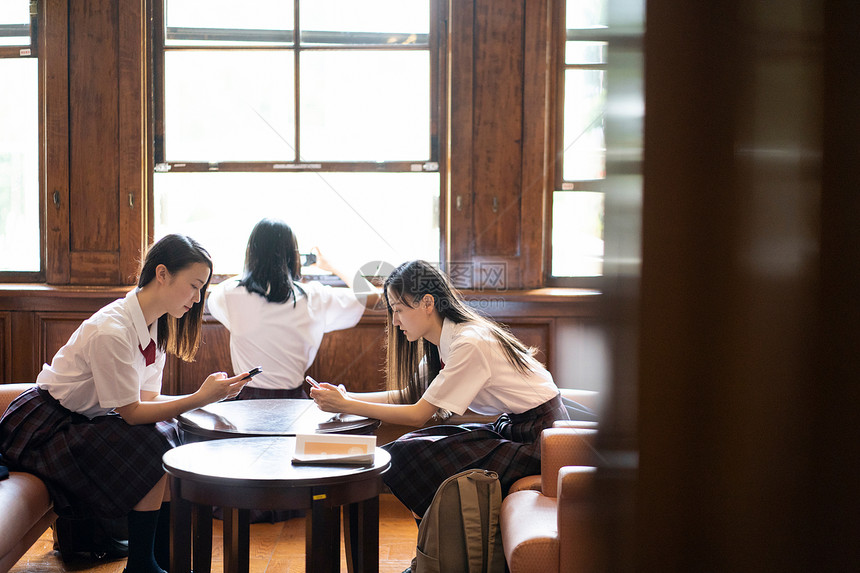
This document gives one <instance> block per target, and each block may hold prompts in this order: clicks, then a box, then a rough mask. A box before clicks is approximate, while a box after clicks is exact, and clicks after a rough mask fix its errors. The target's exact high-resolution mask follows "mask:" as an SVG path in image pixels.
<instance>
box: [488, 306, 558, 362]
mask: <svg viewBox="0 0 860 573" xmlns="http://www.w3.org/2000/svg"><path fill="white" fill-rule="evenodd" d="M499 320H500V321H501V322H503V323H508V324H510V325H511V326H510V330H511V332H512V333H513V334H514V336H516V337H517V338H519V339H520V340H521V341H522V342H523V343H524V344H525V345H526V346H531V347H534V348H537V349H538V353H537V354H535V358H537V359H538V360H539V361H540V362H542V363H543V364H544V365H546V366H547V368H549V367H550V360H551V358H552V324H553V323H552V319H545V320H542V321H535V322H532V321H520V320H509V319H505V318H501V319H499Z"/></svg>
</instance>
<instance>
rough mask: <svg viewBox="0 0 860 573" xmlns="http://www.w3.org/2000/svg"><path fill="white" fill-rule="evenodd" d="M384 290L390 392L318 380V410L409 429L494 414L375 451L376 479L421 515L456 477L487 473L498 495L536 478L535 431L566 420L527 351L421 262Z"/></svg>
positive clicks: (397, 274) (546, 376) (549, 382)
mask: <svg viewBox="0 0 860 573" xmlns="http://www.w3.org/2000/svg"><path fill="white" fill-rule="evenodd" d="M383 294H384V296H385V301H386V303H387V307H388V364H387V386H388V388H390V389H389V390H388V391H384V392H370V393H352V392H347V391H346V390H345V389H344V388H343V387H342V386H339V387H336V386H334V385H332V384H325V383H323V384H320V387H319V388H313V389H311V397H312V398H313V399H314V400H315V401H316V402H317V404H318V405H319V406H320V408H321V409H323V410H326V411H330V412H345V413H350V414H357V415H361V416H368V417H372V418H378V419H380V420H382V421H384V422H390V423H393V424H404V425H410V426H421V425H423V424H424V423H425V422H427V421H428V420H429V419H430V418H432V417H434V416H436V417H439V418H445V417H447V416H449V415H450V413H455V414H463V413H464V412H466V410H467V409H471V410H472V411H474V412H477V413H479V414H485V415H490V414H492V415H496V414H499V415H500V416H499V418H498V419H497V420H496V421H495V422H493V423H492V424H480V425H476V424H472V425H469V426H456V425H440V426H433V427H429V428H424V429H419V430H417V431H414V432H411V433H408V434H406V435H404V436H402V437H401V438H399V439H397V440H395V441H394V442H391V443H389V444H386V445H385V446H383V448H384V449H386V450H387V451H388V452H389V453H390V454H391V464H392V467H391V470H389V471H388V472H386V473H385V474H383V479H384V480H385V483H386V484H387V485H388V487H389V488H390V489H391V491H392V493H394V495H395V496H397V498H398V499H400V501H402V502H403V503H404V504H405V505H406V506H407V507H408V508H409V509H411V510H412V512H413V513H414V514H415V515H416V516H423V515H424V513H425V512H426V510H427V508H428V506H429V505H430V502H431V501H432V500H433V495H434V494H435V493H436V489H437V488H438V487H439V485H441V483H442V482H443V481H444V480H445V479H446V478H448V477H450V476H452V475H454V474H456V473H458V472H460V471H463V470H466V469H471V468H481V469H486V470H490V471H494V472H496V473H497V474H498V475H499V480H500V482H501V484H502V489H503V491H504V492H507V490H508V488H510V486H511V484H512V483H513V482H514V481H516V480H517V479H519V478H520V477H523V476H526V475H533V474H538V473H540V440H539V439H538V438H539V437H540V433H541V431H542V430H543V429H544V428H547V427H550V426H552V423H553V422H554V421H555V420H566V419H568V414H567V410H566V409H565V406H564V405H563V404H562V400H561V396H560V394H559V390H558V388H557V387H556V385H555V383H554V382H553V379H552V376H551V375H550V373H549V372H548V371H547V370H546V369H545V368H544V367H543V366H542V365H541V364H540V363H539V362H538V361H537V360H536V359H535V358H534V357H533V356H532V354H533V351H532V350H531V349H529V348H527V347H525V346H524V345H523V344H522V343H521V342H520V341H519V340H517V339H516V338H515V337H514V336H513V335H511V334H510V333H509V332H508V331H507V330H506V329H505V328H503V327H501V326H500V325H499V324H497V323H495V322H493V321H491V320H489V319H487V318H484V317H482V316H480V315H478V314H477V313H475V312H474V311H473V310H471V309H470V308H469V307H468V306H467V305H466V304H465V303H464V301H463V299H462V297H461V296H460V294H459V293H458V292H457V291H456V290H455V289H454V287H453V286H452V285H451V283H450V282H449V280H448V278H447V277H446V276H445V275H444V274H442V273H441V272H439V271H438V270H437V269H435V268H434V267H433V266H431V265H430V264H429V263H427V262H424V261H412V262H408V263H404V264H402V265H400V266H399V267H398V268H397V269H395V270H394V272H392V273H391V275H390V276H389V277H388V278H387V279H386V281H385V284H384V292H383ZM582 411H584V412H587V409H586V408H584V407H582Z"/></svg>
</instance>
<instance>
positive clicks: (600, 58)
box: [564, 42, 608, 64]
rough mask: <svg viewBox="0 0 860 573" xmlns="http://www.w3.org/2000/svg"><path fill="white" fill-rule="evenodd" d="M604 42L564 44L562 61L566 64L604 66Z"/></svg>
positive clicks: (605, 44) (605, 45)
mask: <svg viewBox="0 0 860 573" xmlns="http://www.w3.org/2000/svg"><path fill="white" fill-rule="evenodd" d="M607 46H608V44H607V43H606V42H566V43H565V52H564V61H565V63H566V64H605V63H606V48H607Z"/></svg>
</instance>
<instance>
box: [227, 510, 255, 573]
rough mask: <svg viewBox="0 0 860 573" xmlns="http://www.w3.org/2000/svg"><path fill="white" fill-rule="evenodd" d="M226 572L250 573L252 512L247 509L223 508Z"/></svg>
mask: <svg viewBox="0 0 860 573" xmlns="http://www.w3.org/2000/svg"><path fill="white" fill-rule="evenodd" d="M223 511H224V571H225V573H248V571H249V568H250V560H251V512H250V511H249V510H247V509H235V508H232V507H225V508H223Z"/></svg>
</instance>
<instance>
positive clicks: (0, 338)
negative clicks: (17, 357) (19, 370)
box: [0, 312, 12, 380]
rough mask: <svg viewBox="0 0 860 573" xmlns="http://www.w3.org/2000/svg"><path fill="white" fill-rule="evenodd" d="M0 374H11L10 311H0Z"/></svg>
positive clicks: (6, 378)
mask: <svg viewBox="0 0 860 573" xmlns="http://www.w3.org/2000/svg"><path fill="white" fill-rule="evenodd" d="M0 376H2V377H3V378H2V379H3V380H9V379H10V378H11V376H12V313H11V312H0Z"/></svg>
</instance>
